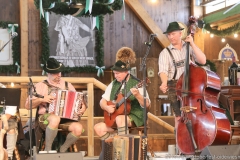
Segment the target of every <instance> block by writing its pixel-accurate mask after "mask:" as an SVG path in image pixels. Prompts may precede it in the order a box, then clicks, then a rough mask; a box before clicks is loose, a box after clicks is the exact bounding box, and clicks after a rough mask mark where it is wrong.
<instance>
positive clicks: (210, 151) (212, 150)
mask: <svg viewBox="0 0 240 160" xmlns="http://www.w3.org/2000/svg"><path fill="white" fill-rule="evenodd" d="M199 159H204V160H209V159H211V160H221V159H222V160H223V159H224V160H226V159H240V145H220V146H208V147H206V148H204V149H203V151H202V152H201V154H200V157H199Z"/></svg>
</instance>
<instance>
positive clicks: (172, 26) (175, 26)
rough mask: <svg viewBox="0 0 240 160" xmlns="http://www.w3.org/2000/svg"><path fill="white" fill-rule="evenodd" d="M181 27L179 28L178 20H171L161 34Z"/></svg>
mask: <svg viewBox="0 0 240 160" xmlns="http://www.w3.org/2000/svg"><path fill="white" fill-rule="evenodd" d="M183 29H184V28H181V27H180V26H179V24H178V22H171V23H169V25H168V27H167V31H166V32H163V34H166V33H170V32H173V31H177V30H183Z"/></svg>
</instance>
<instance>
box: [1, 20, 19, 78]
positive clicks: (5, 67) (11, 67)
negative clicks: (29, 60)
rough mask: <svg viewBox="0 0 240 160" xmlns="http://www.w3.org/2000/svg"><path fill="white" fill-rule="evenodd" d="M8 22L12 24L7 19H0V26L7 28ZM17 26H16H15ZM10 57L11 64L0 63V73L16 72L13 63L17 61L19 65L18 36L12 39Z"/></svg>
mask: <svg viewBox="0 0 240 160" xmlns="http://www.w3.org/2000/svg"><path fill="white" fill-rule="evenodd" d="M8 24H14V23H13V22H9V21H0V28H3V29H7V28H8ZM16 28H17V27H16ZM12 58H13V64H11V65H1V66H0V73H8V74H9V73H16V71H17V66H16V65H15V63H16V62H17V63H18V64H19V65H20V38H19V36H17V37H15V38H13V39H12Z"/></svg>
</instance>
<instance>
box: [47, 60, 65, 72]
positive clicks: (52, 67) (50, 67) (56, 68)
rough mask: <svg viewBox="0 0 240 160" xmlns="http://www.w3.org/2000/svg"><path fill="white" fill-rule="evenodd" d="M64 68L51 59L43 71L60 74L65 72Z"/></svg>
mask: <svg viewBox="0 0 240 160" xmlns="http://www.w3.org/2000/svg"><path fill="white" fill-rule="evenodd" d="M63 68H64V65H63V64H62V63H60V62H58V61H57V60H56V59H55V58H49V59H48V60H47V62H46V63H45V64H44V66H43V70H44V71H45V72H47V73H59V72H62V71H63Z"/></svg>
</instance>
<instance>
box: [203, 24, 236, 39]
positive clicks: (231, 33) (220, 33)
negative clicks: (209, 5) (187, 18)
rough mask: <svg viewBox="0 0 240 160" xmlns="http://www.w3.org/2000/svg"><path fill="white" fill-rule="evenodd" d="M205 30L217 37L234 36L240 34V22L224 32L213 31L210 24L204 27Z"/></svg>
mask: <svg viewBox="0 0 240 160" xmlns="http://www.w3.org/2000/svg"><path fill="white" fill-rule="evenodd" d="M204 29H206V30H207V31H209V32H210V33H212V34H214V35H216V36H219V37H225V36H229V35H233V34H234V33H238V32H240V22H238V23H236V24H235V25H233V26H232V27H229V28H226V29H223V30H217V29H212V28H211V26H210V24H206V25H205V26H204Z"/></svg>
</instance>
